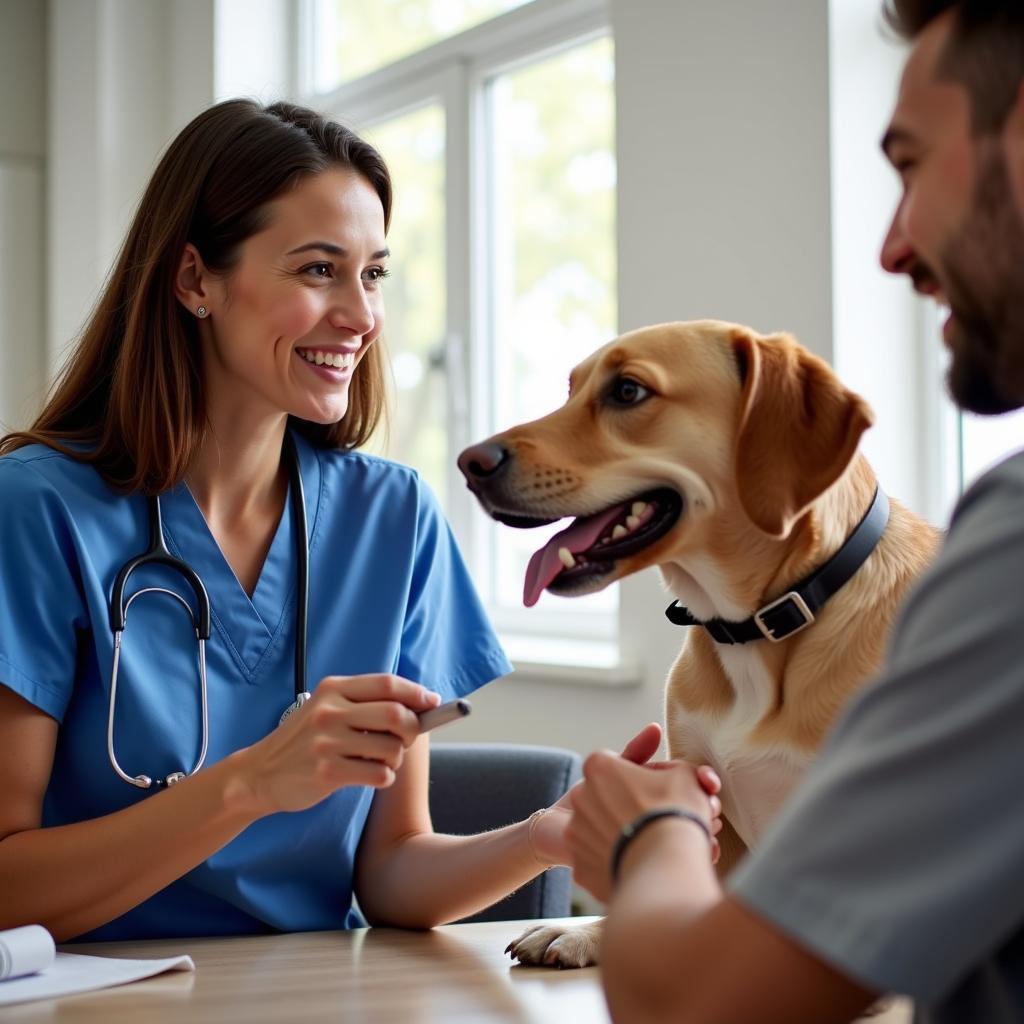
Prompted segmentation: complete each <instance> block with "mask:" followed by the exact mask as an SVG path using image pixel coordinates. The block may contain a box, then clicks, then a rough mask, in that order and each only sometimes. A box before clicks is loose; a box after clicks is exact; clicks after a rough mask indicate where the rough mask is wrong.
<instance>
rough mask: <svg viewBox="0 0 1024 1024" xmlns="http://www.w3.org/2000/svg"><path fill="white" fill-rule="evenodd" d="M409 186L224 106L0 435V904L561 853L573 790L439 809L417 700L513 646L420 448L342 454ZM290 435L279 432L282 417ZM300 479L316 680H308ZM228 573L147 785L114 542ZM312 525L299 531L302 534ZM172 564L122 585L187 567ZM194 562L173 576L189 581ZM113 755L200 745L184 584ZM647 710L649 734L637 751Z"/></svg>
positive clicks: (495, 894) (55, 904)
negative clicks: (459, 822) (116, 626)
mask: <svg viewBox="0 0 1024 1024" xmlns="http://www.w3.org/2000/svg"><path fill="white" fill-rule="evenodd" d="M390 210H391V185H390V180H389V178H388V174H387V169H386V167H385V166H384V164H383V161H382V160H381V158H380V157H379V155H378V154H377V153H376V151H375V150H373V149H372V147H370V146H369V145H367V144H366V143H365V142H363V141H362V140H361V139H359V138H358V137H356V136H354V135H353V134H352V133H351V132H349V131H347V130H346V129H344V128H342V127H341V126H339V125H337V124H334V123H331V122H329V121H326V120H324V119H323V118H321V117H319V116H317V115H316V114H314V113H312V112H311V111H308V110H305V109H303V108H299V107H295V106H291V105H289V104H274V105H272V106H270V107H261V106H259V105H257V104H255V103H251V102H248V101H230V102H227V103H222V104H219V105H217V106H215V107H213V108H211V109H210V110H208V111H206V112H205V113H204V114H202V115H200V116H199V117H198V118H196V119H195V120H194V121H193V122H192V123H191V124H190V125H189V126H188V127H187V128H185V129H184V131H183V132H182V133H181V134H180V135H179V136H178V138H177V139H175V141H174V142H173V143H172V144H171V146H170V147H169V149H168V150H167V152H166V154H165V155H164V157H163V159H162V160H161V162H160V164H159V166H158V168H157V170H156V171H155V173H154V176H153V179H152V180H151V182H150V184H149V186H148V188H147V190H146V193H145V195H144V197H143V199H142V202H141V205H140V208H139V210H138V212H137V214H136V217H135V220H134V222H133V224H132V226H131V229H130V231H129V233H128V236H127V239H126V241H125V244H124V247H123V249H122V251H121V254H120V257H119V259H118V261H117V263H116V265H115V267H114V269H113V272H112V274H111V276H110V278H109V281H108V283H107V285H106V288H105V290H104V292H103V294H102V296H101V297H100V300H99V302H98V304H97V306H96V309H95V310H94V312H93V314H92V317H91V319H90V321H89V323H88V324H87V326H86V328H85V331H84V333H83V336H82V339H81V341H80V343H79V345H78V347H77V348H76V350H75V351H74V353H73V355H72V357H71V359H70V360H69V362H68V364H67V366H66V368H65V370H64V372H63V374H62V376H61V378H60V380H59V382H58V384H57V386H56V388H55V390H54V392H53V394H52V396H51V398H50V399H49V401H48V403H47V405H46V407H45V408H44V410H43V412H42V413H41V415H40V416H39V418H38V419H37V420H36V422H35V423H34V424H33V425H32V427H31V429H30V430H28V431H26V432H24V433H19V434H13V435H9V436H7V437H6V438H4V440H3V442H2V444H0V451H2V452H3V457H2V458H0V494H2V496H3V500H2V502H0V682H2V683H3V684H4V685H3V686H0V927H12V926H15V925H20V924H25V923H28V922H38V923H41V924H44V925H46V926H47V927H48V928H49V929H50V930H51V931H52V932H53V933H54V935H55V936H56V937H57V938H58V939H61V940H67V939H70V938H75V937H82V938H89V939H125V938H143V937H161V936H179V935H199V934H210V935H225V934H246V933H259V932H267V931H274V930H307V929H327V928H345V927H351V926H356V925H360V924H362V923H363V921H362V918H361V917H360V915H359V914H358V913H357V911H356V910H354V909H353V895H354V894H355V895H356V896H357V897H358V902H359V905H360V907H361V908H362V910H363V911H364V912H365V914H366V916H367V917H368V918H369V919H370V920H371V921H373V922H380V923H388V924H392V925H399V926H408V927H426V926H430V925H434V924H438V923H442V922H444V921H449V920H454V919H457V918H459V917H462V916H464V915H466V914H469V913H472V912H474V911H475V910H477V909H479V908H481V907H483V906H486V905H488V904H490V903H492V902H494V901H495V900H497V899H499V898H500V897H502V896H503V895H505V894H506V893H508V892H510V891H511V890H513V889H514V888H516V887H517V886H519V885H521V884H523V883H524V882H525V881H527V880H528V879H529V878H531V877H533V876H534V875H536V874H537V873H538V872H539V871H541V870H543V868H544V867H545V866H547V865H549V864H551V863H555V862H562V863H564V862H565V861H566V859H567V857H566V851H565V840H564V825H565V819H566V817H567V811H566V809H565V808H564V807H557V806H556V809H555V810H550V809H549V811H547V812H545V813H544V814H543V815H542V816H541V817H539V818H537V819H534V820H532V821H530V822H520V823H518V824H515V825H511V826H509V827H507V828H505V829H500V830H498V831H496V832H492V833H489V834H487V835H483V836H469V837H454V836H441V835H436V834H434V833H433V831H432V829H431V824H430V817H429V813H428V810H427V778H428V741H427V738H426V737H425V736H421V735H420V733H419V719H418V717H417V713H419V712H421V711H424V710H426V709H428V708H430V707H432V706H433V705H435V704H436V703H438V702H439V701H440V700H442V699H444V700H447V699H451V698H453V697H457V696H461V695H464V694H467V693H469V692H471V691H472V690H474V689H476V688H477V687H479V686H481V685H483V684H484V683H486V682H488V681H489V680H491V679H494V678H495V677H497V676H500V675H503V674H505V673H506V672H508V671H509V665H508V662H507V661H506V659H505V656H504V654H503V653H502V651H501V649H500V647H499V645H498V643H497V641H496V639H495V637H494V635H493V633H492V631H491V629H490V627H489V625H488V623H487V621H486V618H485V616H484V614H483V611H482V609H481V606H480V603H479V601H478V599H477V597H476V595H475V593H474V591H473V587H472V585H471V583H470V580H469V578H468V575H467V572H466V569H465V567H464V565H463V563H462V561H461V558H460V556H459V553H458V551H457V550H456V547H455V544H454V542H453V539H452V536H451V533H450V531H449V529H448V526H447V524H446V523H445V521H444V519H443V517H442V516H441V514H440V512H439V511H438V508H437V506H436V504H435V502H434V499H433V498H432V497H431V495H430V493H429V491H428V490H427V489H426V488H425V487H424V486H423V485H422V484H421V482H420V481H419V479H418V477H417V475H416V473H415V472H413V471H412V470H410V469H407V468H405V467H402V466H398V465H395V464H393V463H390V462H387V461H385V460H382V459H378V458H373V457H370V456H367V455H363V454H360V453H359V452H358V451H357V450H356V449H357V448H358V446H359V445H360V444H361V443H363V442H364V441H365V440H366V439H367V438H368V437H369V435H370V434H371V432H372V430H373V429H374V427H375V426H376V424H377V422H378V420H379V418H380V415H381V410H382V404H383V402H382V397H383V379H382V377H383V372H384V361H383V358H382V356H381V352H380V348H379V346H376V345H375V344H374V342H375V341H376V340H377V339H378V338H379V336H380V334H381V330H382V327H383V316H384V307H383V300H382V292H381V281H382V279H383V278H384V277H385V275H386V274H387V269H386V266H387V258H388V250H387V245H386V242H385V234H386V230H387V226H388V219H389V215H390ZM289 438H290V442H289V440H288V439H289ZM292 443H293V444H294V448H295V450H296V451H297V456H298V472H299V473H300V475H301V481H302V485H303V487H302V489H303V491H304V493H305V500H306V519H307V529H306V540H307V542H308V549H309V604H308V607H309V621H308V651H307V656H306V665H307V673H308V679H309V680H310V683H309V689H310V690H311V691H312V697H311V699H310V700H309V701H308V702H307V703H306V704H305V705H304V706H302V707H301V709H300V710H299V711H298V712H297V713H296V714H292V715H291V716H289V717H288V718H286V719H285V720H284V721H283V722H282V723H281V724H279V719H280V716H281V713H282V711H283V709H284V708H286V707H287V706H288V705H289V704H290V702H291V701H292V700H293V699H294V693H293V671H294V670H293V660H294V657H295V646H296V635H297V633H296V619H297V612H296V608H297V602H296V594H297V580H296V576H297V562H298V552H299V550H300V545H301V527H300V526H299V524H298V522H297V513H296V512H295V510H294V508H293V505H292V504H291V502H290V499H289V494H290V492H291V491H293V490H294V489H295V488H294V487H293V486H292V484H291V483H290V482H289V472H288V465H287V462H288V460H287V459H285V458H283V455H282V453H283V452H284V451H287V450H290V449H291V447H292ZM150 495H160V503H161V513H162V521H163V532H164V536H165V539H166V543H167V547H168V549H169V550H170V552H171V554H172V555H174V556H175V557H177V558H180V559H182V560H183V561H185V562H187V563H188V564H189V565H191V566H192V567H193V568H194V569H195V570H196V571H197V573H198V574H199V576H200V577H201V579H202V580H203V582H204V583H205V586H206V589H207V591H208V594H209V598H210V605H211V609H212V624H211V634H210V639H209V641H208V643H207V644H206V672H207V680H208V693H209V729H208V751H207V753H206V758H205V764H204V766H203V768H202V769H201V770H200V771H198V772H196V773H195V774H189V775H187V776H186V777H185V778H183V779H182V780H181V781H180V782H177V783H176V784H175V785H172V786H169V787H158V788H150V789H139V788H135V787H134V786H132V785H130V784H128V783H127V782H125V781H124V780H123V779H122V778H120V777H119V776H118V774H116V773H115V771H114V769H113V767H112V762H111V761H110V760H109V759H108V756H107V716H108V707H109V702H110V681H111V666H112V662H113V659H114V653H115V652H114V640H113V634H112V631H111V626H110V622H109V620H108V604H109V601H110V595H111V589H112V586H113V582H114V578H115V576H116V575H117V572H118V569H119V568H120V567H121V566H122V564H124V563H125V562H126V561H127V560H128V559H129V558H131V557H132V556H133V555H135V554H138V553H140V552H142V551H144V550H146V549H147V547H148V546H149V530H150V523H151V519H152V516H151V513H150V509H149V505H148V496H150ZM297 542H298V543H297ZM182 583H183V581H182V579H181V578H180V576H176V575H174V574H172V573H171V572H170V571H169V570H167V569H165V568H163V567H162V566H152V567H145V568H144V569H142V570H139V572H138V573H137V574H135V575H133V576H132V577H131V584H130V586H129V591H133V590H135V589H138V588H141V587H143V586H169V587H172V588H174V589H175V590H177V591H178V592H181V591H182V589H183V586H182ZM186 589H187V588H186ZM128 618H129V623H128V626H127V628H126V629H125V632H124V634H123V644H122V646H121V649H120V652H119V670H118V677H117V678H118V690H117V701H116V719H115V726H114V730H113V737H112V740H113V749H114V750H115V751H116V758H117V761H118V762H119V764H120V765H121V766H123V769H124V771H125V772H126V773H127V774H128V775H130V776H136V775H140V774H145V775H150V776H152V777H154V778H164V777H165V776H166V775H167V774H169V773H170V772H172V771H183V772H186V773H188V772H189V771H190V770H191V768H192V767H193V766H194V765H195V763H196V761H197V758H198V756H199V753H200V751H201V749H202V746H203V732H204V730H203V728H202V707H201V702H200V684H199V673H198V670H197V656H196V637H195V633H194V632H193V631H192V627H191V625H190V624H189V622H188V616H186V615H185V614H184V611H183V609H182V607H181V605H180V604H179V603H178V602H176V601H173V600H171V599H170V598H168V597H166V596H163V595H147V596H145V597H143V598H141V599H140V600H139V601H138V602H136V603H135V604H133V605H132V607H131V609H130V613H129V616H128ZM652 733H654V730H651V731H646V732H645V733H642V734H641V735H640V737H638V738H637V740H636V741H634V744H633V750H632V753H633V755H634V756H635V757H636V758H637V759H644V758H645V757H646V756H649V755H650V753H652V750H651V747H652V746H656V744H657V737H656V734H653V735H652Z"/></svg>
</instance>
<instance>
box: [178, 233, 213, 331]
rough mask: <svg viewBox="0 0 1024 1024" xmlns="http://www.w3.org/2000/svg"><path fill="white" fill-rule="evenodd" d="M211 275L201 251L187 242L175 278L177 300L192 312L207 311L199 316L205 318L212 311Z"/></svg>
mask: <svg viewBox="0 0 1024 1024" xmlns="http://www.w3.org/2000/svg"><path fill="white" fill-rule="evenodd" d="M209 283H210V273H209V271H208V270H207V269H206V265H205V264H204V263H203V258H202V256H200V255H199V250H198V249H197V248H196V247H195V246H194V245H193V244H192V243H191V242H186V243H185V248H184V249H183V250H182V252H181V259H180V260H179V261H178V272H177V273H176V274H175V276H174V295H175V298H177V300H178V301H179V302H180V303H181V304H182V305H183V306H184V307H185V308H186V309H187V310H188V311H189V312H190V313H195V312H196V311H197V310H198V309H200V308H202V309H203V310H205V312H204V313H201V314H199V315H200V316H205V315H206V313H208V312H209V311H210V287H209Z"/></svg>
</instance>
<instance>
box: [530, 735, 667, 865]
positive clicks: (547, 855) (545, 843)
mask: <svg viewBox="0 0 1024 1024" xmlns="http://www.w3.org/2000/svg"><path fill="white" fill-rule="evenodd" d="M660 745H661V726H660V725H658V723H657V722H651V723H650V724H649V725H645V726H644V727H643V728H642V729H641V730H640V731H639V732H638V733H637V734H636V735H635V736H634V737H633V738H632V739H631V740H630V741H629V742H628V743H627V744H626V745H625V747H623V748H622V754H621V755H620V756H621V757H622V758H624V759H625V760H627V761H630V762H632V763H633V764H646V763H647V762H648V761H649V760H650V759H651V758H652V757H654V755H655V754H656V753H657V752H658V747H659V746H660ZM580 785H582V783H576V786H573V787H572V789H570V790H569V792H568V793H566V794H565V796H563V797H562V798H561V800H559V801H558V802H557V803H554V804H552V805H551V806H550V807H549V808H548V809H547V810H546V811H545V812H544V814H543V815H542V816H541V818H540V820H539V821H538V822H537V823H536V826H535V827H534V829H533V834H532V836H531V839H530V841H531V844H532V846H533V852H534V855H535V856H536V857H537V859H538V860H540V861H543V862H544V863H546V864H551V865H554V864H569V863H570V860H569V850H568V846H567V845H566V839H565V830H566V827H567V826H568V824H569V818H570V817H571V815H572V806H571V804H570V798H571V796H572V794H573V792H574V791H575V790H576V788H577V786H580Z"/></svg>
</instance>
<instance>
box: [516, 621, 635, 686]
mask: <svg viewBox="0 0 1024 1024" xmlns="http://www.w3.org/2000/svg"><path fill="white" fill-rule="evenodd" d="M501 641H502V644H503V646H504V647H505V651H506V653H507V654H508V656H509V660H510V661H511V662H512V665H513V667H514V669H515V672H514V673H513V675H512V678H514V679H524V680H540V681H545V682H554V683H572V684H578V685H583V686H601V687H618V686H639V685H640V683H641V682H642V675H641V671H640V666H639V665H636V664H633V663H628V662H623V661H621V660H620V658H619V648H618V645H617V644H614V643H609V642H607V641H602V640H597V639H593V640H590V639H588V640H583V639H568V638H563V637H540V636H523V635H509V634H504V633H503V634H502V636H501Z"/></svg>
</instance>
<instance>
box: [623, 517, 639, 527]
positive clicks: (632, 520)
mask: <svg viewBox="0 0 1024 1024" xmlns="http://www.w3.org/2000/svg"><path fill="white" fill-rule="evenodd" d="M639 525H640V520H639V519H638V518H637V517H636V516H626V529H627V530H635V529H636V528H637V527H638V526H639Z"/></svg>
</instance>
